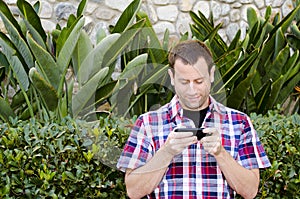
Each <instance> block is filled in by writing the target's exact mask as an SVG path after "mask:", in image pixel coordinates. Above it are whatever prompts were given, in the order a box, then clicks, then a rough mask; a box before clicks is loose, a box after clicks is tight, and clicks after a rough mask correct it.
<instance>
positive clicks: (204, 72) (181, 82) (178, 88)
mask: <svg viewBox="0 0 300 199" xmlns="http://www.w3.org/2000/svg"><path fill="white" fill-rule="evenodd" d="M174 69H175V70H174V74H173V73H172V71H171V70H169V75H170V78H171V84H172V85H173V86H174V88H175V92H176V94H177V95H178V97H179V102H180V104H181V106H182V107H183V108H184V109H187V110H193V111H198V110H201V109H204V108H206V107H207V106H208V105H209V93H210V88H211V83H212V82H213V81H214V67H213V68H212V69H211V71H210V73H209V71H208V66H207V64H206V62H205V60H204V59H203V58H199V59H198V61H197V63H196V64H195V65H189V64H187V65H185V64H184V63H183V62H182V60H181V59H177V60H176V61H175V64H174Z"/></svg>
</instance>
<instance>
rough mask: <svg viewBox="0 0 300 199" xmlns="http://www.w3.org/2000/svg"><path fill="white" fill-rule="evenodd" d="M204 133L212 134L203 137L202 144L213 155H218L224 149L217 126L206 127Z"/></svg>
mask: <svg viewBox="0 0 300 199" xmlns="http://www.w3.org/2000/svg"><path fill="white" fill-rule="evenodd" d="M203 133H209V134H211V135H209V136H205V137H204V138H202V139H201V141H200V142H201V144H202V145H203V147H204V150H205V151H206V152H207V153H209V154H211V155H214V156H215V155H218V154H219V153H220V152H221V150H222V142H221V136H220V133H219V131H218V130H217V129H216V128H206V129H204V130H203Z"/></svg>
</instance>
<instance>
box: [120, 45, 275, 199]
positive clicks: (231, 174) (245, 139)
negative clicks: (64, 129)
mask: <svg viewBox="0 0 300 199" xmlns="http://www.w3.org/2000/svg"><path fill="white" fill-rule="evenodd" d="M169 64H170V67H171V69H169V71H168V73H169V76H170V79H171V84H172V86H174V89H175V93H176V95H175V96H174V97H173V99H172V100H171V101H170V102H169V103H168V104H166V105H164V106H162V107H161V108H159V109H158V110H156V111H151V112H148V113H145V114H143V115H141V116H140V117H139V118H138V119H137V121H136V123H135V126H134V127H133V129H132V131H131V134H130V137H129V138H128V141H127V143H126V145H125V147H124V150H123V152H122V155H121V157H120V159H119V162H118V165H117V167H118V168H119V169H121V170H122V171H126V174H125V183H126V188H127V193H128V196H129V197H130V198H133V199H134V198H142V197H143V196H145V195H147V196H148V198H175V199H176V198H234V196H235V194H236V193H238V194H240V195H241V196H242V197H244V198H253V197H255V196H256V194H257V191H258V186H259V168H265V167H269V166H270V162H269V160H268V158H267V156H266V154H265V151H264V149H263V147H262V145H261V143H260V141H259V138H258V137H257V134H256V131H255V129H254V128H253V125H252V123H251V121H250V119H249V117H248V116H247V115H246V114H244V113H242V112H239V111H237V110H233V109H230V108H228V107H225V106H224V105H222V104H220V103H218V102H216V101H215V100H214V98H213V97H211V96H210V89H211V84H212V82H213V81H214V71H215V66H214V64H213V59H212V55H211V52H210V51H209V49H208V48H207V47H206V46H205V45H204V44H203V43H202V42H200V41H196V40H188V41H184V42H181V43H179V44H177V45H176V46H175V47H174V48H173V49H172V51H171V52H170V54H169ZM178 127H203V128H204V130H203V132H204V133H206V135H207V136H205V137H204V138H202V139H201V140H197V137H196V136H193V133H192V132H175V131H174V129H176V128H178Z"/></svg>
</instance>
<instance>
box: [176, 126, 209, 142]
mask: <svg viewBox="0 0 300 199" xmlns="http://www.w3.org/2000/svg"><path fill="white" fill-rule="evenodd" d="M203 129H204V128H176V129H175V130H174V131H175V132H193V135H194V136H197V139H198V140H201V139H202V138H203V137H205V136H207V135H209V134H208V133H203Z"/></svg>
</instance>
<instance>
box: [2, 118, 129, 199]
mask: <svg viewBox="0 0 300 199" xmlns="http://www.w3.org/2000/svg"><path fill="white" fill-rule="evenodd" d="M131 123H132V122H131V121H130V120H122V119H120V118H118V119H107V118H106V119H101V120H100V121H99V122H97V123H93V124H91V123H86V122H82V121H75V120H72V119H71V118H70V117H66V118H64V119H63V120H62V121H61V123H58V124H57V123H45V124H41V123H39V122H37V121H36V120H34V119H31V120H30V121H26V122H23V121H12V125H8V124H7V123H6V124H1V125H0V179H1V180H0V198H47V197H49V196H50V197H52V198H71V197H73V198H118V197H119V198H125V195H126V194H125V190H124V185H123V174H122V173H121V172H119V171H116V170H115V169H114V168H115V162H116V161H117V159H118V157H119V155H120V152H121V148H122V146H123V144H124V142H125V140H126V139H127V136H128V131H129V130H130V128H128V127H126V125H130V124H131ZM100 126H101V127H100ZM117 196H118V197H117Z"/></svg>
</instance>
